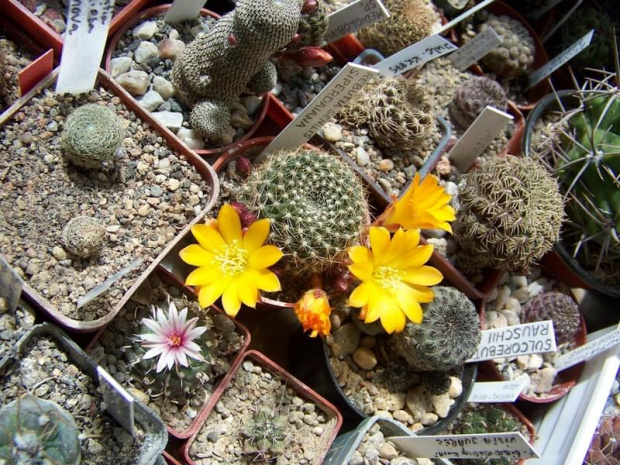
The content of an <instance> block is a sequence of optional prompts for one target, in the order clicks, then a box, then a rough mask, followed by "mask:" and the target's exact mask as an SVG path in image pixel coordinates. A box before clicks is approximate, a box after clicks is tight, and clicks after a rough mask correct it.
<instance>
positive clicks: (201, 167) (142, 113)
mask: <svg viewBox="0 0 620 465" xmlns="http://www.w3.org/2000/svg"><path fill="white" fill-rule="evenodd" d="M57 76H58V70H56V71H54V72H53V73H52V74H50V75H49V76H47V77H46V78H45V79H44V80H43V81H42V82H41V83H39V85H38V86H37V87H36V88H35V89H33V90H32V91H30V92H29V93H28V94H27V95H25V96H24V97H22V98H21V99H20V100H19V101H18V102H17V103H16V104H15V105H13V106H12V107H11V111H10V112H6V113H4V114H3V115H2V117H0V126H2V125H4V124H5V123H6V122H7V121H9V120H10V119H11V118H12V117H13V116H14V115H15V114H16V113H17V112H18V111H19V110H20V108H21V107H22V106H23V105H25V104H26V103H27V102H29V100H30V99H31V98H32V97H33V96H34V95H36V94H37V93H39V92H40V91H42V90H43V89H45V88H47V87H49V86H50V85H53V84H54V82H55V81H56V78H57ZM96 86H101V87H103V88H104V89H105V90H107V91H108V92H110V93H111V94H112V95H113V96H116V97H118V98H119V99H120V100H121V101H122V102H123V104H124V105H125V106H126V107H127V109H128V110H130V111H133V112H134V113H135V114H136V116H137V117H138V118H139V119H140V120H142V121H145V122H146V123H148V125H149V126H150V127H151V128H152V129H153V130H154V131H155V132H157V133H158V134H159V135H160V136H161V137H162V138H163V139H164V140H165V142H166V143H167V144H168V146H169V147H170V148H171V149H172V150H175V151H177V152H178V153H179V155H180V156H183V157H184V158H185V159H186V160H187V161H188V162H189V163H190V164H191V165H193V166H194V167H195V169H196V170H197V172H198V173H199V174H200V175H201V177H202V178H203V179H204V180H205V181H206V183H207V185H208V186H209V187H210V192H211V197H210V198H209V199H208V201H207V205H206V206H205V208H204V209H203V210H202V211H201V212H200V213H199V214H198V215H197V216H196V217H195V218H194V219H193V220H192V221H191V223H190V224H188V225H187V226H186V227H185V228H184V229H183V230H182V231H179V234H178V235H177V236H176V237H175V238H174V239H173V240H171V241H170V242H169V243H167V244H166V245H165V246H164V247H163V249H162V251H161V252H160V253H159V254H158V255H157V256H156V257H153V259H152V261H151V263H150V264H149V265H148V267H147V268H146V270H144V272H143V273H142V275H141V276H139V277H138V278H137V279H136V280H135V281H134V282H133V284H132V285H131V287H130V289H128V290H127V292H125V294H124V295H123V297H122V299H121V300H120V301H119V302H118V303H117V304H116V305H115V306H114V307H113V308H111V309H110V312H109V313H108V314H107V315H106V316H104V317H101V318H98V319H96V320H91V321H82V320H77V319H73V318H69V317H67V316H66V315H64V314H62V313H61V312H60V311H58V310H57V309H56V308H54V307H53V306H52V305H51V303H50V302H49V301H48V300H47V299H46V298H45V297H43V296H42V295H41V294H39V293H38V292H37V291H35V290H34V289H33V288H32V287H30V286H29V285H28V283H27V282H26V283H25V284H24V296H25V298H26V300H28V301H30V302H31V303H33V304H34V305H35V306H36V307H37V308H38V309H39V310H41V311H42V312H43V314H45V315H46V316H47V317H48V318H50V319H52V320H54V321H55V322H56V323H58V324H60V325H61V326H63V327H64V328H66V329H67V330H68V331H72V332H94V331H97V330H98V329H100V328H101V327H103V326H105V325H106V324H108V323H109V322H110V321H111V320H112V319H113V318H114V317H115V316H116V314H117V313H118V312H119V311H120V310H121V308H122V307H123V305H124V304H125V303H126V302H127V300H128V299H129V297H130V296H131V295H132V294H133V293H134V292H135V291H136V289H137V288H138V287H139V286H140V284H141V283H142V281H143V280H144V279H145V277H146V276H147V275H148V274H149V273H150V272H151V271H153V270H154V269H155V267H156V266H157V264H158V263H159V262H161V261H162V260H163V258H164V257H165V255H166V254H167V253H168V252H169V251H170V250H172V249H173V248H174V247H175V245H176V244H177V243H178V242H179V240H180V239H181V237H182V236H183V235H184V233H185V232H188V231H189V230H190V227H191V226H192V225H193V224H196V223H198V222H200V221H201V220H202V219H203V218H204V216H205V215H206V213H207V212H208V211H209V210H210V209H211V207H212V206H213V204H214V203H215V201H216V199H217V196H218V195H219V182H218V180H217V175H216V174H215V172H214V171H213V169H212V168H211V166H210V165H208V164H207V163H206V162H205V161H204V160H203V159H201V158H200V157H198V156H197V155H196V154H195V153H194V152H192V151H191V150H189V149H188V148H187V146H185V145H184V144H182V143H181V142H180V141H179V140H178V139H177V138H176V137H175V136H174V134H172V133H171V132H170V131H169V130H168V129H167V128H165V127H163V126H162V125H161V124H160V123H159V122H157V121H155V120H153V119H152V118H151V117H150V116H149V114H148V112H147V111H146V110H144V109H143V108H142V107H141V106H139V105H138V104H137V103H136V102H135V100H133V99H132V98H131V97H130V96H129V94H128V93H127V92H125V91H124V90H123V89H122V88H120V87H119V86H118V85H117V84H116V83H114V82H113V80H112V79H111V78H110V77H109V76H108V75H107V74H106V73H104V72H103V71H101V70H100V71H99V74H98V77H97V83H96Z"/></svg>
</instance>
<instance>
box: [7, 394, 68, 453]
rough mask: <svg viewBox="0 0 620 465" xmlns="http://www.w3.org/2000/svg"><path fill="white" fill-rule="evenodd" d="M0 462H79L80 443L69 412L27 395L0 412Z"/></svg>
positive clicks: (54, 404)
mask: <svg viewBox="0 0 620 465" xmlns="http://www.w3.org/2000/svg"><path fill="white" fill-rule="evenodd" d="M0 462H2V463H7V464H9V463H15V464H32V465H36V464H52V463H54V464H56V463H58V464H65V465H78V464H79V463H80V441H79V439H78V430H77V425H76V424H75V420H74V419H73V416H71V414H70V413H68V412H67V411H66V410H64V409H62V408H61V407H59V406H58V404H56V403H54V402H51V401H49V400H43V399H38V398H37V397H34V396H31V395H27V396H25V397H22V398H21V399H17V400H14V401H13V402H11V403H10V404H7V405H5V406H4V407H2V409H1V410H0Z"/></svg>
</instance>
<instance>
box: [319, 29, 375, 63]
mask: <svg viewBox="0 0 620 465" xmlns="http://www.w3.org/2000/svg"><path fill="white" fill-rule="evenodd" d="M325 50H327V51H328V52H330V53H331V54H332V55H333V56H334V58H336V60H338V63H340V64H341V65H343V66H344V64H345V63H347V62H349V61H353V60H355V58H357V57H358V56H359V54H360V53H362V52H363V51H364V50H366V47H365V46H364V44H362V43H361V42H360V41H359V40H358V38H357V37H355V36H354V35H353V34H347V35H346V36H344V37H341V38H340V39H338V40H335V41H333V42H332V43H330V44H327V45H326V46H325Z"/></svg>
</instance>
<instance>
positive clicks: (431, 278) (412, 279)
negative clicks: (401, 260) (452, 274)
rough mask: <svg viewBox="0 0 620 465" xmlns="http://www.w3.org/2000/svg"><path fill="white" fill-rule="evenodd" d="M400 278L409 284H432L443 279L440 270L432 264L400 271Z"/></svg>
mask: <svg viewBox="0 0 620 465" xmlns="http://www.w3.org/2000/svg"><path fill="white" fill-rule="evenodd" d="M399 275H400V278H401V279H402V280H403V281H405V282H407V283H410V284H418V285H420V286H434V285H435V284H439V283H440V282H441V281H442V280H443V275H442V274H441V272H440V271H439V270H438V269H436V268H433V267H432V266H421V267H419V268H412V269H409V270H405V271H401V272H400V273H399Z"/></svg>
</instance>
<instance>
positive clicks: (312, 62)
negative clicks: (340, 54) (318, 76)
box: [284, 47, 334, 68]
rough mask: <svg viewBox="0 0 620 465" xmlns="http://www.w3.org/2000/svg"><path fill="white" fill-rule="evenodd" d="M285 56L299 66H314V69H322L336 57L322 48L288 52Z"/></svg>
mask: <svg viewBox="0 0 620 465" xmlns="http://www.w3.org/2000/svg"><path fill="white" fill-rule="evenodd" d="M284 56H285V57H286V58H288V59H289V60H293V61H295V62H296V63H297V64H298V65H299V66H312V67H314V68H320V67H321V66H325V65H326V64H327V63H329V62H330V61H333V60H334V57H332V56H331V55H330V53H329V52H327V51H325V50H323V49H322V48H321V47H305V48H302V49H301V50H297V51H296V52H286V53H284Z"/></svg>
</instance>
